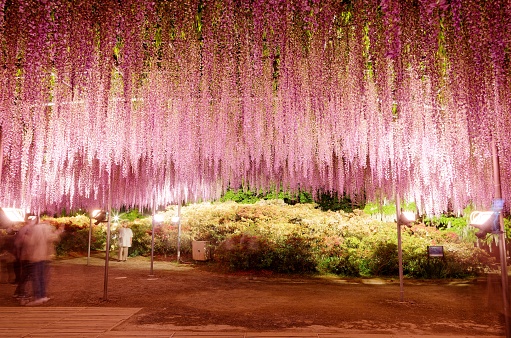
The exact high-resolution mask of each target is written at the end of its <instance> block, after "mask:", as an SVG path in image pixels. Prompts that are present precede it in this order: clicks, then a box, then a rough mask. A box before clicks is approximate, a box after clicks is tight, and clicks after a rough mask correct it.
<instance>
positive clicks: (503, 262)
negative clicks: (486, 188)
mask: <svg viewBox="0 0 511 338" xmlns="http://www.w3.org/2000/svg"><path fill="white" fill-rule="evenodd" d="M491 146H492V147H491V150H492V160H493V184H494V187H495V201H500V202H502V203H503V200H502V187H501V185H500V164H499V155H498V152H497V145H496V144H495V139H494V138H493V137H492V140H491ZM496 204H497V203H496V202H494V209H495V208H498V207H502V205H496ZM494 211H495V210H494ZM498 217H499V218H498V222H499V244H500V245H499V246H500V274H501V277H502V300H503V303H504V317H505V323H506V324H505V325H506V338H509V337H511V328H510V327H509V325H510V323H509V294H508V292H509V290H508V285H509V279H508V272H507V254H506V239H505V232H504V231H505V229H504V220H503V216H502V213H501V212H500V210H499V215H498Z"/></svg>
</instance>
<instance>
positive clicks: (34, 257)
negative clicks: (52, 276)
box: [26, 222, 63, 306]
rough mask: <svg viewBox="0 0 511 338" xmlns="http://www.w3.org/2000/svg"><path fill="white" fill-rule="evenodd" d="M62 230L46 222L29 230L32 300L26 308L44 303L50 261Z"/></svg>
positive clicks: (46, 297)
mask: <svg viewBox="0 0 511 338" xmlns="http://www.w3.org/2000/svg"><path fill="white" fill-rule="evenodd" d="M62 231H63V228H60V227H59V228H58V229H55V227H53V226H51V225H50V224H49V223H46V222H39V223H36V224H34V225H33V226H32V228H31V229H30V231H29V233H28V236H27V241H26V243H27V244H28V250H29V254H28V257H29V261H30V264H31V266H32V268H31V270H32V289H33V293H34V300H33V301H31V302H29V303H27V304H26V305H27V306H36V305H41V304H43V303H46V302H47V301H48V300H50V298H48V296H47V293H46V292H47V287H48V280H49V267H50V261H51V259H52V258H53V257H54V256H55V243H56V242H57V241H58V240H59V239H60V235H61V234H62Z"/></svg>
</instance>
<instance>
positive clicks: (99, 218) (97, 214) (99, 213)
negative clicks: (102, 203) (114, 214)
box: [87, 209, 106, 265]
mask: <svg viewBox="0 0 511 338" xmlns="http://www.w3.org/2000/svg"><path fill="white" fill-rule="evenodd" d="M92 219H95V220H96V222H94V223H95V224H99V223H101V222H105V220H106V212H105V211H103V210H101V209H96V210H93V211H92V212H91V213H90V217H89V245H88V248H87V265H89V259H90V245H91V239H92Z"/></svg>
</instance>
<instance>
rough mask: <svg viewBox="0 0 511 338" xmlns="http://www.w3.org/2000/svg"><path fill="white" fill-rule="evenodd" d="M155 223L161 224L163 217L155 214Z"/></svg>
mask: <svg viewBox="0 0 511 338" xmlns="http://www.w3.org/2000/svg"><path fill="white" fill-rule="evenodd" d="M153 218H154V222H155V223H161V222H163V215H162V214H156V215H154V216H153Z"/></svg>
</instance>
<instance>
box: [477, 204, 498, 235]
mask: <svg viewBox="0 0 511 338" xmlns="http://www.w3.org/2000/svg"><path fill="white" fill-rule="evenodd" d="M498 215H499V214H498V212H495V211H473V212H472V213H470V225H471V226H473V227H474V228H477V229H479V231H477V232H476V236H477V237H478V238H486V235H487V234H490V233H491V234H498V233H499V232H500V227H499V222H498V220H499V217H498Z"/></svg>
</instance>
